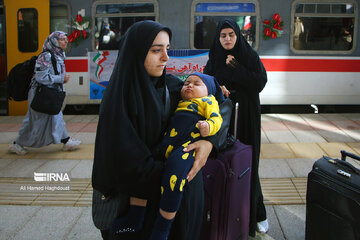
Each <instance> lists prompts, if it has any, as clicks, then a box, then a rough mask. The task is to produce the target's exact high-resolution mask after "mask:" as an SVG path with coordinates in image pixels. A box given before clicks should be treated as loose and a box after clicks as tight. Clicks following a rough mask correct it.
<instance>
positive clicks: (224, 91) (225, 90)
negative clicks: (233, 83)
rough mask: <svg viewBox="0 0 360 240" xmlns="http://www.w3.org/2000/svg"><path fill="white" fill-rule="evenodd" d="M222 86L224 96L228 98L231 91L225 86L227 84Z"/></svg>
mask: <svg viewBox="0 0 360 240" xmlns="http://www.w3.org/2000/svg"><path fill="white" fill-rule="evenodd" d="M220 88H221V91H222V92H223V94H224V96H225V97H227V98H228V97H229V96H230V91H229V90H228V89H227V88H226V87H225V85H222V86H220Z"/></svg>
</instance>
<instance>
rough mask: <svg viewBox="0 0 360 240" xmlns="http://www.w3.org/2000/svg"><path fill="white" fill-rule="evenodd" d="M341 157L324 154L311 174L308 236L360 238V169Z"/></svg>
mask: <svg viewBox="0 0 360 240" xmlns="http://www.w3.org/2000/svg"><path fill="white" fill-rule="evenodd" d="M346 156H349V157H351V158H354V159H357V160H360V157H359V156H357V155H354V154H351V153H347V152H345V151H341V160H339V159H333V158H330V157H326V156H324V157H322V158H320V159H319V160H317V161H316V162H315V163H314V165H313V168H312V171H311V172H310V173H309V175H308V183H307V195H306V227H305V228H306V231H305V239H306V240H322V239H326V240H340V239H343V240H359V239H360V170H359V169H357V168H355V167H354V166H353V165H351V164H350V163H348V162H346Z"/></svg>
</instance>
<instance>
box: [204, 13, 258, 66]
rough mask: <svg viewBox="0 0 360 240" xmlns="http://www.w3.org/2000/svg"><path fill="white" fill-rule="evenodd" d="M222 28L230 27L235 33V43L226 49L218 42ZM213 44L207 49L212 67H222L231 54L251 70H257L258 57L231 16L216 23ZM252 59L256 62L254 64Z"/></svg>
mask: <svg viewBox="0 0 360 240" xmlns="http://www.w3.org/2000/svg"><path fill="white" fill-rule="evenodd" d="M224 28H232V29H233V30H234V32H235V34H236V37H237V39H236V43H235V46H234V47H233V48H232V49H231V50H226V49H224V48H223V47H222V45H221V43H220V39H219V36H220V32H221V30H222V29H224ZM215 36H216V37H215V38H214V41H213V44H212V46H211V48H210V51H209V59H210V60H211V61H213V66H214V68H219V67H224V66H225V65H226V58H227V55H229V54H231V55H233V56H234V57H235V59H236V60H237V61H239V62H240V63H241V64H242V65H244V66H245V67H246V68H247V69H249V70H250V71H252V72H257V71H259V70H260V69H257V68H258V66H259V64H258V62H259V57H258V55H257V53H256V52H255V51H254V50H253V48H252V47H251V46H250V45H249V44H248V42H247V41H246V39H245V38H244V36H243V35H242V34H241V31H240V28H239V25H238V24H237V23H236V22H235V21H234V20H232V19H231V18H225V19H224V20H223V21H220V22H219V23H218V26H217V28H216V34H215ZM254 61H255V62H256V63H255V64H254Z"/></svg>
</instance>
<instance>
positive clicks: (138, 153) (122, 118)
mask: <svg viewBox="0 0 360 240" xmlns="http://www.w3.org/2000/svg"><path fill="white" fill-rule="evenodd" d="M162 30H164V31H166V32H167V33H168V34H169V37H170V39H171V31H170V29H169V28H167V27H165V26H163V25H161V24H160V23H157V22H154V21H142V22H138V23H135V24H134V25H132V26H131V27H130V28H129V29H128V30H127V32H126V33H125V35H124V36H123V38H122V40H121V42H120V46H119V53H118V57H117V60H116V63H115V66H114V70H113V72H112V75H111V77H110V81H109V85H108V86H107V88H106V90H105V92H104V96H103V99H102V103H101V107H100V113H99V122H98V128H97V134H96V141H95V156H94V166H93V175H92V184H93V187H94V188H95V189H97V190H99V191H100V192H102V193H103V194H105V195H111V194H112V193H114V192H117V191H120V190H122V191H124V190H129V189H131V188H134V185H136V184H137V183H138V182H139V181H141V180H140V179H141V178H144V177H146V176H143V175H144V172H143V171H144V169H149V171H152V170H153V169H154V168H160V165H161V164H160V163H158V162H156V161H155V160H153V159H152V158H151V148H152V147H153V146H154V145H155V144H156V143H158V142H159V139H161V135H162V129H163V128H164V126H163V121H162V120H163V119H162V118H163V115H164V99H163V95H164V94H161V93H162V92H163V91H164V89H165V70H164V73H163V75H162V76H161V77H160V78H151V77H150V76H149V75H148V73H147V72H146V69H145V67H144V62H145V58H146V56H147V53H148V50H149V49H150V47H151V45H152V43H153V41H154V39H155V37H156V36H157V34H158V33H159V32H160V31H162Z"/></svg>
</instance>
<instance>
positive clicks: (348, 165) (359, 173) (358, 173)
mask: <svg viewBox="0 0 360 240" xmlns="http://www.w3.org/2000/svg"><path fill="white" fill-rule="evenodd" d="M336 162H337V163H338V164H340V165H343V166H344V167H346V168H349V169H351V170H352V171H353V172H354V173H356V174H357V175H360V170H359V169H357V168H356V167H354V166H353V165H351V163H349V162H346V161H336Z"/></svg>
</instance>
